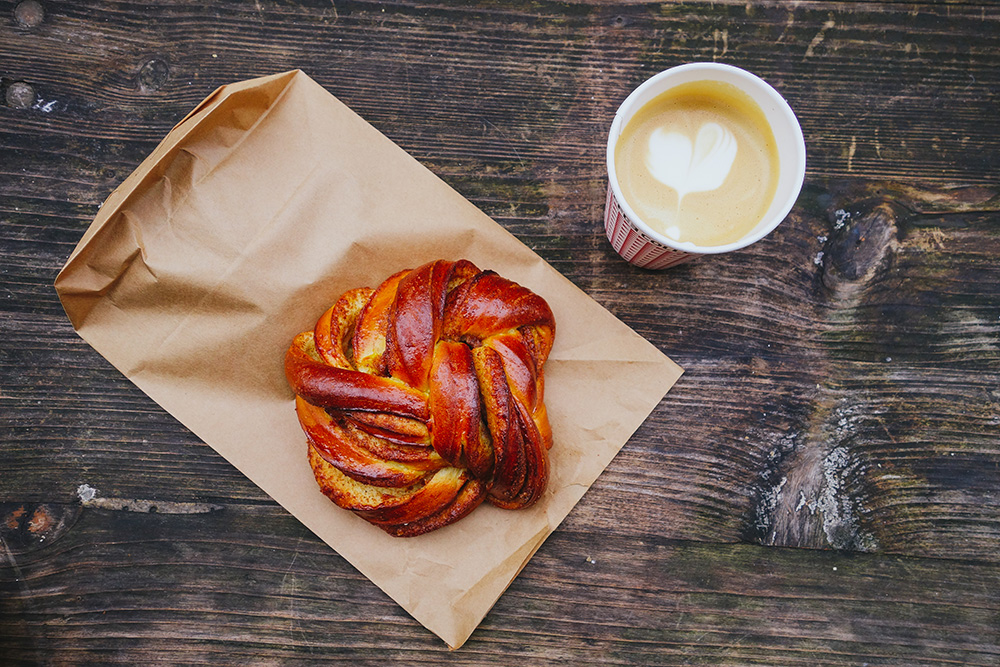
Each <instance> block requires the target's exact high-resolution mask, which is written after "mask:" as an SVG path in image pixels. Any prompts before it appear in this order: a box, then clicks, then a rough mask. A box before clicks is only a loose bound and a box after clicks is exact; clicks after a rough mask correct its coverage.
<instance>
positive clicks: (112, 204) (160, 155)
mask: <svg viewBox="0 0 1000 667" xmlns="http://www.w3.org/2000/svg"><path fill="white" fill-rule="evenodd" d="M438 258H443V259H452V260H454V259H460V258H466V259H469V260H471V261H472V262H474V263H475V264H476V265H478V266H479V267H480V268H483V269H493V270H495V271H497V272H498V273H499V274H500V275H502V276H504V277H506V278H509V279H511V280H514V281H516V282H519V283H521V284H522V285H524V286H526V287H528V288H530V289H532V290H533V291H535V292H536V293H538V294H539V295H541V296H542V297H544V298H545V299H546V300H547V301H548V302H549V305H550V306H551V307H552V310H553V312H554V314H555V318H556V342H555V347H554V348H553V350H552V353H551V356H550V358H549V360H548V362H547V364H546V366H545V374H546V375H545V379H546V382H545V402H546V406H547V409H548V414H549V418H550V421H551V424H552V431H553V434H554V445H553V447H552V449H551V451H550V461H551V477H550V480H549V486H548V489H547V491H546V493H545V495H544V496H543V498H542V499H541V500H540V501H539V502H538V503H537V504H535V505H534V506H532V507H531V508H529V509H526V510H521V511H504V510H499V509H497V508H494V507H492V506H489V505H482V506H480V507H479V508H478V509H476V510H475V511H474V512H473V513H472V514H471V515H469V516H468V517H466V518H464V519H462V520H461V521H459V522H457V523H455V524H453V525H451V526H448V527H446V528H443V529H441V530H438V531H435V532H432V533H429V534H426V535H422V536H419V537H415V538H395V537H391V536H389V535H387V534H386V533H384V532H382V531H381V530H380V529H378V528H376V527H374V526H372V525H370V524H368V523H367V522H365V521H364V520H362V519H360V518H358V517H356V516H355V515H354V514H352V513H350V512H348V511H345V510H342V509H340V508H338V507H336V506H335V505H334V504H333V503H332V502H330V501H329V500H328V499H327V498H326V497H324V496H323V495H322V494H321V493H320V491H319V488H318V486H317V485H316V483H315V480H314V479H313V475H312V471H311V469H310V467H309V465H308V462H307V460H306V441H305V437H304V435H303V433H302V430H301V429H300V427H299V425H298V422H297V419H296V416H295V411H294V405H293V394H292V392H291V390H290V389H289V387H288V385H287V383H286V381H285V376H284V371H283V361H284V355H285V350H286V349H287V348H288V345H289V344H290V342H291V340H292V338H293V337H294V336H295V334H297V333H298V332H300V331H304V330H306V329H310V328H312V326H313V324H314V323H315V321H316V319H317V318H318V316H319V315H320V314H321V313H322V312H323V311H324V310H325V309H326V308H327V307H329V306H330V305H331V304H332V303H333V301H335V300H336V299H337V297H339V296H340V294H341V293H343V292H344V291H346V290H348V289H351V288H354V287H360V286H370V287H374V286H376V285H378V283H380V282H381V281H382V280H383V279H385V278H387V277H388V276H389V275H391V274H393V273H395V272H396V271H398V270H400V269H404V268H413V267H416V266H418V265H420V264H423V263H424V262H427V261H431V260H433V259H438ZM56 290H57V291H58V293H59V297H60V299H61V300H62V303H63V306H64V308H65V310H66V313H67V314H68V315H69V318H70V320H71V322H72V324H73V326H74V327H75V328H76V330H77V331H78V332H79V334H80V335H81V336H82V337H83V338H84V339H85V340H86V341H87V342H88V343H90V344H91V345H92V346H93V347H94V348H95V349H96V350H97V351H98V352H99V353H100V354H101V355H103V356H104V357H105V358H106V359H107V360H108V361H110V362H111V363H112V364H113V365H114V366H115V367H116V368H118V369H119V370H120V371H121V372H122V373H124V374H125V375H126V376H127V377H128V378H129V379H130V380H132V382H134V383H135V384H136V385H137V386H138V387H139V388H140V389H141V390H142V391H144V392H145V393H146V394H148V395H149V396H150V397H151V398H152V399H153V400H154V401H156V402H157V403H158V404H159V405H161V406H162V407H163V408H164V409H165V410H167V411H168V412H170V414H172V415H173V416H174V417H176V418H177V419H178V420H179V421H180V422H181V423H183V424H184V425H185V426H186V427H187V428H189V429H191V431H192V432H193V433H194V434H195V435H197V436H198V437H199V438H201V439H202V440H204V442H206V443H207V444H208V445H210V446H211V447H212V448H214V449H215V450H216V451H218V452H219V453H220V454H221V455H222V456H224V457H225V458H226V459H227V460H228V461H230V462H231V463H232V464H233V465H235V466H236V467H237V468H238V469H239V470H241V471H242V472H243V473H244V474H246V475H247V476H248V477H249V478H250V479H251V480H253V481H254V482H255V483H256V484H257V485H259V486H260V487H261V488H262V489H263V490H264V491H265V492H267V493H268V494H269V495H271V496H272V497H273V498H274V499H275V500H276V501H277V502H278V503H280V504H281V505H282V506H283V507H285V508H286V509H287V510H288V511H289V512H291V513H292V514H293V515H294V516H295V517H297V518H298V519H299V520H300V521H302V522H303V523H304V524H305V525H306V526H307V527H309V528H310V529H311V530H312V531H313V532H315V533H316V535H318V536H319V537H320V538H321V539H323V540H324V541H325V542H326V543H327V544H329V545H330V546H331V547H332V548H334V549H335V550H336V551H337V552H338V553H340V554H341V555H342V556H343V557H344V558H346V559H347V560H348V561H349V562H350V563H351V564H353V565H354V566H355V567H356V568H357V569H358V570H359V571H361V572H362V573H363V574H364V575H365V576H367V577H368V578H369V579H370V580H371V581H372V582H374V583H375V584H376V585H377V586H379V587H380V588H381V589H382V590H383V591H385V592H386V593H387V594H388V595H389V596H390V597H392V598H393V599H394V600H395V601H396V602H398V603H399V604H400V605H401V606H402V607H403V608H404V609H406V610H407V612H409V613H410V614H411V615H413V617H414V618H416V619H417V620H418V621H419V622H420V623H422V624H423V625H424V626H426V627H427V628H428V629H430V630H431V631H432V632H434V633H435V634H437V635H438V636H440V637H441V638H442V639H443V640H444V641H445V642H447V643H448V645H449V646H451V647H458V646H461V645H462V643H464V642H465V641H466V639H467V638H468V637H469V635H470V634H472V632H473V630H475V628H476V626H477V625H478V624H479V622H480V621H481V620H482V619H483V617H484V616H485V615H486V613H487V612H488V611H489V609H490V608H491V607H492V606H493V604H494V603H495V602H496V600H497V599H498V598H499V596H500V595H501V594H502V593H503V591H504V590H505V589H506V587H507V586H508V585H509V584H510V582H511V581H512V580H513V579H514V577H516V576H517V574H518V572H520V570H521V568H523V567H524V566H525V564H526V563H527V562H528V560H529V559H530V558H531V556H532V555H533V554H534V553H535V551H536V550H537V549H538V548H539V546H540V545H541V544H542V542H543V541H544V540H545V538H546V537H547V536H548V535H549V534H550V533H552V531H554V530H555V529H556V527H557V526H558V525H559V523H560V522H561V521H562V520H563V518H565V517H566V515H567V514H568V513H569V511H570V510H571V509H572V508H573V506H574V505H575V504H576V503H577V502H578V501H579V500H580V498H581V497H582V496H583V494H584V492H585V491H586V490H587V489H588V488H589V487H590V485H591V484H592V483H593V482H594V480H595V479H596V478H597V477H598V475H599V474H600V473H601V472H602V471H603V470H604V468H605V467H606V466H607V465H608V463H609V462H610V461H611V459H612V458H614V456H615V454H617V452H618V451H619V450H620V449H621V447H622V446H623V445H624V443H625V442H626V441H627V440H628V438H629V437H630V436H631V435H632V433H633V432H634V431H635V430H636V429H637V428H638V427H639V425H640V424H641V423H642V422H643V421H644V420H645V419H646V417H647V416H648V415H649V413H650V412H651V411H652V410H653V409H654V408H655V407H656V406H657V404H658V403H659V401H660V400H661V399H662V398H663V396H664V395H665V394H666V392H667V390H668V389H669V388H670V387H671V386H672V385H673V383H674V382H675V381H676V380H677V378H678V377H679V375H680V373H681V370H680V368H679V367H678V366H676V365H675V364H674V363H673V362H672V361H670V359H668V358H667V357H666V356H665V355H663V354H662V353H661V352H659V351H658V350H657V349H656V348H655V347H654V346H652V345H651V344H650V343H649V342H647V341H646V340H644V339H643V338H641V337H640V336H638V335H637V334H636V333H635V332H633V331H632V330H631V329H629V328H628V327H627V326H626V325H624V324H623V323H622V322H620V321H619V320H618V319H616V318H615V317H614V316H613V315H611V314H610V313H609V312H608V311H606V310H605V309H604V308H603V307H601V306H600V305H599V304H597V303H596V302H595V301H594V300H592V299H591V298H590V297H588V296H587V295H586V294H584V293H583V292H582V291H581V290H579V289H578V288H577V287H575V286H574V285H573V284H572V283H571V282H570V281H569V280H567V279H566V278H564V277H563V276H562V275H560V274H559V273H558V272H557V271H555V270H554V269H553V268H552V267H550V266H549V265H548V264H546V262H544V261H543V260H542V259H541V258H540V257H538V256H537V255H536V254H535V253H534V252H532V251H531V250H530V249H529V248H527V247H526V246H524V245H523V244H522V243H521V242H520V241H518V240H517V239H516V238H515V237H513V236H512V235H511V234H509V233H508V232H507V231H505V230H504V229H503V228H502V227H500V226H499V225H498V224H496V223H495V222H494V221H493V220H491V219H490V218H488V217H487V216H486V215H485V214H483V213H482V212H481V211H479V210H478V209H477V208H475V206H473V205H472V204H471V203H469V202H468V201H467V200H466V199H464V198H463V197H462V196H461V195H459V194H458V193H457V192H455V191H454V190H453V189H452V188H450V187H449V186H448V185H447V184H445V183H444V182H443V181H441V180H440V179H439V178H438V177H436V176H435V175H433V174H432V173H431V172H430V171H428V170H427V169H426V168H424V167H423V166H421V165H420V164H419V163H418V162H417V161H416V160H414V159H413V158H412V157H411V156H409V155H408V154H407V153H405V152H404V151H403V150H402V149H400V148H399V147H398V146H397V145H395V144H394V143H393V142H392V141H390V140H389V139H388V138H386V137H385V136H384V135H382V134H380V133H379V132H378V131H377V130H375V129H374V128H373V127H372V126H371V125H369V124H368V123H366V122H365V121H364V120H362V119H361V118H360V117H359V116H357V115H356V114H355V113H354V112H352V111H351V110H350V109H349V108H347V107H346V106H345V105H343V104H342V103H341V102H339V101H338V100H337V99H336V98H334V97H333V96H332V95H330V94H329V93H328V92H327V91H325V90H324V89H323V88H322V87H320V86H319V85H318V84H317V83H315V82H314V81H313V80H312V79H310V78H309V77H308V76H306V75H305V74H303V73H302V72H300V71H291V72H286V73H282V74H277V75H274V76H268V77H263V78H260V79H254V80H250V81H244V82H240V83H235V84H232V85H227V86H222V87H221V88H219V89H218V90H216V91H215V92H214V93H212V94H211V95H210V96H209V97H208V98H207V99H206V100H205V101H203V102H202V103H201V104H200V105H199V106H198V107H196V108H195V109H194V110H193V111H192V112H191V113H190V114H189V115H188V116H187V117H186V118H185V119H183V120H182V121H181V122H180V123H179V124H178V125H177V126H176V127H175V128H174V129H173V130H172V131H171V132H170V133H169V134H168V135H167V137H166V138H165V139H164V140H163V142H162V143H161V144H160V145H159V146H158V147H157V148H156V149H155V150H154V151H153V153H152V154H151V155H150V156H149V157H148V158H147V159H146V160H145V161H144V162H143V163H142V164H141V165H140V166H139V167H138V169H136V171H135V172H133V173H132V174H131V175H130V176H129V177H128V178H127V179H126V180H125V182H124V183H122V185H121V186H120V187H119V188H117V189H116V190H115V191H114V192H113V193H112V194H111V195H110V196H109V197H108V199H107V201H106V202H105V203H104V205H103V206H102V207H101V210H100V212H99V214H98V215H97V217H96V219H95V220H94V222H93V223H92V224H91V226H90V228H89V229H88V230H87V232H86V233H85V234H84V236H83V239H82V240H81V241H80V243H79V245H78V246H77V247H76V249H75V250H74V251H73V253H72V254H71V256H70V258H69V260H68V261H67V263H66V266H65V267H64V268H63V270H62V271H61V272H60V274H59V276H58V278H57V279H56Z"/></svg>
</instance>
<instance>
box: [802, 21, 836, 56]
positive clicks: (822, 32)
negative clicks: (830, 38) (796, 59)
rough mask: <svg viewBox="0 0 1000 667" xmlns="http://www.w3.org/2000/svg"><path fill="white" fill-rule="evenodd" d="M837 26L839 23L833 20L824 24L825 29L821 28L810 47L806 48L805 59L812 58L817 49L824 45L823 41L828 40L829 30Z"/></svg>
mask: <svg viewBox="0 0 1000 667" xmlns="http://www.w3.org/2000/svg"><path fill="white" fill-rule="evenodd" d="M836 25H837V23H836V21H834V20H833V19H830V20H829V21H827V22H826V23H824V24H823V27H822V28H820V31H819V32H818V33H816V36H815V37H813V38H812V41H811V42H809V46H808V47H806V55H805V58H811V57H812V55H813V53H814V52H815V50H816V47H817V46H819V45H820V44H822V43H823V40H824V39H826V31H827V30H829V29H830V28H833V27H835V26H836ZM805 58H803V60H805Z"/></svg>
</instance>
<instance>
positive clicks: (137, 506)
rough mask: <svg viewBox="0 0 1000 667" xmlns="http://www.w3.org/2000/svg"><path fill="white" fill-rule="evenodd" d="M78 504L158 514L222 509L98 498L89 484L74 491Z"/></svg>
mask: <svg viewBox="0 0 1000 667" xmlns="http://www.w3.org/2000/svg"><path fill="white" fill-rule="evenodd" d="M76 493H77V496H79V498H80V504H81V505H83V506H84V507H89V508H94V509H101V510H113V511H125V512H145V513H150V514H153V513H159V514H207V513H209V512H215V511H218V510H221V509H222V505H215V504H212V503H188V502H175V501H169V500H148V499H144V498H98V497H97V489H95V488H94V487H92V486H90V485H89V484H81V485H80V486H79V487H77V490H76Z"/></svg>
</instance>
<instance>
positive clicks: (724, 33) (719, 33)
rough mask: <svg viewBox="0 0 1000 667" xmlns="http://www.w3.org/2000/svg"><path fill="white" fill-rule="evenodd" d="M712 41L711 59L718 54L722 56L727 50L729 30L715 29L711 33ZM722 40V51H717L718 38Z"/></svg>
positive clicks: (715, 57) (717, 56)
mask: <svg viewBox="0 0 1000 667" xmlns="http://www.w3.org/2000/svg"><path fill="white" fill-rule="evenodd" d="M713 39H714V42H713V44H712V60H716V59H717V58H719V56H724V55H726V53H727V52H728V51H729V30H719V29H716V30H715V34H714V35H713ZM720 39H721V40H722V52H721V53H720V52H719V40H720Z"/></svg>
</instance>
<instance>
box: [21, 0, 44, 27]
mask: <svg viewBox="0 0 1000 667" xmlns="http://www.w3.org/2000/svg"><path fill="white" fill-rule="evenodd" d="M14 20H15V21H17V24H18V25H20V26H22V27H24V28H36V27H38V26H39V25H41V23H42V21H43V20H45V9H44V8H43V7H42V3H40V2H38V0H24V2H19V3H17V7H15V8H14Z"/></svg>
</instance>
